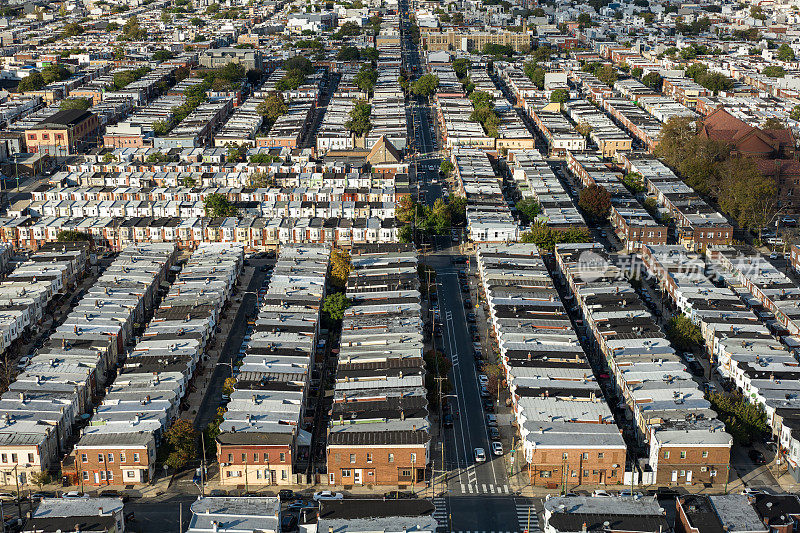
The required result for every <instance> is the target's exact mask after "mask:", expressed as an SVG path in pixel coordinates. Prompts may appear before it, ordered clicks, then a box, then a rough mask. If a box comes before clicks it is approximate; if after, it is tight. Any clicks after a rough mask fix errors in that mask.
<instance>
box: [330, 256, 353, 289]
mask: <svg viewBox="0 0 800 533" xmlns="http://www.w3.org/2000/svg"><path fill="white" fill-rule="evenodd" d="M351 268H352V264H351V262H350V254H349V253H348V252H347V250H342V249H341V248H334V249H333V250H332V251H331V266H330V274H329V275H328V277H329V279H330V282H331V285H333V286H334V287H338V288H340V289H343V288H344V287H345V285H347V277H348V276H349V275H350V269H351Z"/></svg>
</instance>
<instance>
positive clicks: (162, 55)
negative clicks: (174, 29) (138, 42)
mask: <svg viewBox="0 0 800 533" xmlns="http://www.w3.org/2000/svg"><path fill="white" fill-rule="evenodd" d="M173 57H175V54H173V53H172V52H170V51H169V50H156V51H155V52H154V53H153V61H168V60H170V59H172V58H173Z"/></svg>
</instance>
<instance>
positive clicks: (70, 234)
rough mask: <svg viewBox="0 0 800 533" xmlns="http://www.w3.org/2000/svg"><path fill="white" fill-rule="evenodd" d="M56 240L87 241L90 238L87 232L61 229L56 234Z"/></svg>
mask: <svg viewBox="0 0 800 533" xmlns="http://www.w3.org/2000/svg"><path fill="white" fill-rule="evenodd" d="M56 240H57V241H58V242H81V241H82V242H89V241H91V240H92V238H91V237H90V236H89V234H88V233H83V232H81V231H77V230H71V229H65V230H61V231H59V232H58V234H56Z"/></svg>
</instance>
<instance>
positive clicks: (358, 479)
mask: <svg viewBox="0 0 800 533" xmlns="http://www.w3.org/2000/svg"><path fill="white" fill-rule="evenodd" d="M353 483H355V484H356V485H361V483H362V480H361V469H360V468H356V469H355V470H354V471H353Z"/></svg>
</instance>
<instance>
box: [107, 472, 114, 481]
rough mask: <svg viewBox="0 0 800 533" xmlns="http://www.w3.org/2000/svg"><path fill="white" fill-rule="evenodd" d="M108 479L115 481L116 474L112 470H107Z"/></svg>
mask: <svg viewBox="0 0 800 533" xmlns="http://www.w3.org/2000/svg"><path fill="white" fill-rule="evenodd" d="M106 479H109V480H111V479H114V472H112V471H111V470H106Z"/></svg>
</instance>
